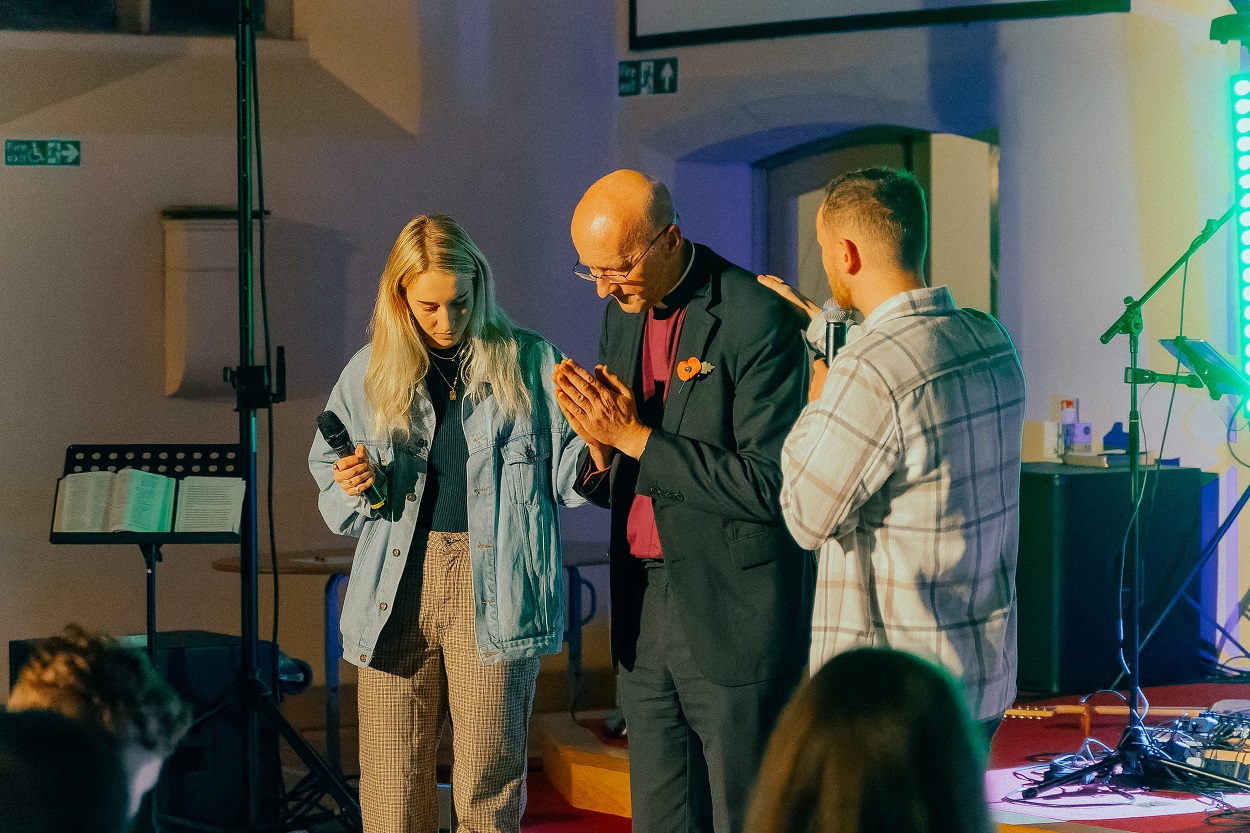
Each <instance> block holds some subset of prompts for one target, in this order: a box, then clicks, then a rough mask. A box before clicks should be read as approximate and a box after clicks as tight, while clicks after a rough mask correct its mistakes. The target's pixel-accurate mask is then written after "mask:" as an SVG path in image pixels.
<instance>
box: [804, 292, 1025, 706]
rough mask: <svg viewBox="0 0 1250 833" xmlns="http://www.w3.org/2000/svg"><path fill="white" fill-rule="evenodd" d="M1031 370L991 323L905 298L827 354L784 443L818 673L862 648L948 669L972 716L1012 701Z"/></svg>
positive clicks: (919, 295)
mask: <svg viewBox="0 0 1250 833" xmlns="http://www.w3.org/2000/svg"><path fill="white" fill-rule="evenodd" d="M1023 425H1024V375H1023V372H1022V371H1021V368H1020V362H1019V359H1018V358H1017V356H1016V352H1015V348H1014V346H1013V345H1012V342H1011V338H1010V336H1008V335H1007V332H1006V330H1005V329H1004V328H1003V326H1002V325H1001V324H1000V323H998V321H996V320H995V319H994V318H993V317H991V316H989V315H987V314H985V313H982V312H978V311H976V310H962V309H958V308H956V307H955V305H954V301H953V300H952V298H951V295H950V291H949V290H948V289H947V288H946V287H944V286H942V287H936V288H923V289H916V290H912V291H909V292H904V293H901V294H899V295H896V296H895V297H893V298H891V299H890V300H888V301H886V302H885V303H883V304H882V305H881V306H879V307H878V308H877V309H875V310H873V312H872V314H871V315H869V316H868V318H867V319H866V320H865V321H864V324H863V334H862V335H861V336H860V337H859V338H858V339H857V340H855V341H854V342H853V343H851V344H850V345H849V346H847V347H846V348H844V349H843V350H842V351H841V352H840V353H839V354H838V356H837V358H836V359H834V361H833V366H832V367H831V368H830V371H829V376H828V379H827V380H826V382H825V387H824V390H823V392H822V393H821V396H820V398H819V399H818V400H817V401H815V402H812V403H811V404H809V405H808V406H807V407H806V408H805V409H804V411H803V413H802V415H801V416H800V417H799V420H798V422H797V423H796V424H795V426H794V429H793V430H792V431H791V432H790V435H789V437H788V438H787V439H786V443H785V447H784V450H783V452H782V476H783V484H782V491H781V507H782V512H783V514H784V515H785V519H786V524H787V525H788V526H789V528H790V531H791V533H792V534H793V535H794V538H795V540H796V541H798V542H799V544H800V545H802V546H804V547H807V548H809V549H819V550H820V566H819V569H818V573H817V580H816V608H815V614H814V616H813V621H812V647H811V669H812V670H813V672H814V671H815V670H816V669H817V668H819V667H820V666H821V665H822V664H824V662H825V661H827V660H828V659H829V658H830V657H832V656H834V655H835V654H838V653H840V652H842V651H845V650H848V649H850V648H854V647H858V646H862V645H888V646H890V647H892V648H896V649H899V650H904V651H910V652H912V653H915V654H919V655H921V656H924V657H926V658H928V659H930V660H933V661H935V662H938V663H940V664H942V665H944V666H945V667H946V668H948V669H949V670H950V671H951V673H952V674H954V675H955V677H956V678H957V679H960V680H962V682H963V685H964V692H965V696H966V699H967V703H968V708H969V711H970V712H971V714H972V716H973V718H974V719H981V720H983V719H988V718H992V717H998V716H1000V715H1001V714H1002V712H1003V710H1004V709H1005V708H1007V707H1008V706H1009V705H1011V701H1012V700H1013V699H1014V697H1015V690H1016V684H1015V677H1016V613H1015V600H1016V594H1015V573H1016V549H1017V544H1018V540H1019V495H1020V442H1021V434H1022V431H1023Z"/></svg>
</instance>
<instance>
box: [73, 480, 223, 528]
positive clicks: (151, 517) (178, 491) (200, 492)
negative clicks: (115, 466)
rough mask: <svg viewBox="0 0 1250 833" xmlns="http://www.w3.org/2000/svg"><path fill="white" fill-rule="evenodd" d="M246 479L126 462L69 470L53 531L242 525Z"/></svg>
mask: <svg viewBox="0 0 1250 833" xmlns="http://www.w3.org/2000/svg"><path fill="white" fill-rule="evenodd" d="M245 489H246V483H245V482H244V481H243V479H242V478H237V477H203V476H196V475H189V476H187V477H183V478H174V477H168V476H166V475H163V474H156V473H154V472H149V471H143V470H141V469H133V468H125V469H120V470H118V471H83V472H74V473H72V474H67V475H65V476H64V477H63V478H61V480H60V481H58V484H57V494H56V508H55V510H54V513H53V517H52V531H53V533H59V532H232V533H237V532H238V531H239V525H240V521H241V516H242V509H243V497H244V490H245Z"/></svg>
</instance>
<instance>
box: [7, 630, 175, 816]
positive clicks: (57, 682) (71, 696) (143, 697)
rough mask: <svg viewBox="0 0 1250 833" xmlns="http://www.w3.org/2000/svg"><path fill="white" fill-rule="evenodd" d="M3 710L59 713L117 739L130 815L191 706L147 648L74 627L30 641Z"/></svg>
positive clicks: (171, 746) (150, 784)
mask: <svg viewBox="0 0 1250 833" xmlns="http://www.w3.org/2000/svg"><path fill="white" fill-rule="evenodd" d="M8 709H9V711H11V712H18V711H24V710H27V709H45V710H49V711H54V712H60V713H61V714H63V715H66V716H67V717H71V718H75V719H77V720H80V721H83V722H85V723H88V724H91V725H94V726H98V727H100V728H101V729H103V730H104V731H106V732H108V733H109V734H110V735H112V736H113V737H114V738H116V739H117V741H118V743H119V745H120V749H121V754H122V758H123V762H124V764H125V767H126V772H127V775H128V777H129V781H130V789H131V804H130V809H131V812H132V813H134V812H136V811H138V809H139V803H140V801H141V800H142V799H143V795H144V794H145V793H146V792H147V791H148V790H149V789H151V788H152V787H153V786H154V785H155V784H156V780H157V777H158V776H159V775H160V768H161V764H162V762H163V761H164V760H165V759H166V758H167V757H169V755H170V754H171V753H172V752H173V751H174V747H175V746H177V745H178V741H179V740H181V739H182V736H183V735H184V734H186V731H187V729H188V728H190V726H191V720H192V717H191V710H190V707H188V706H187V704H186V703H185V702H184V701H183V700H182V698H181V697H179V696H178V694H177V693H176V692H175V691H174V690H173V688H171V687H170V686H169V684H167V683H166V682H165V681H164V680H163V679H161V676H160V674H159V673H158V672H157V670H156V669H155V668H154V667H153V666H152V663H151V661H150V660H149V659H148V657H147V655H146V654H144V653H143V652H142V651H137V650H132V649H130V648H124V647H122V646H121V645H120V644H119V643H118V642H117V640H116V639H114V638H113V637H111V636H107V635H104V634H93V633H90V632H88V631H86V630H84V629H83V628H81V627H79V626H77V625H70V626H69V627H67V628H66V629H65V632H64V633H63V634H62V635H60V636H54V637H50V638H48V639H43V640H40V641H39V642H37V643H36V644H35V646H34V649H33V651H32V653H31V656H30V658H29V659H28V660H27V662H26V665H24V666H23V667H22V669H21V671H19V672H18V675H17V682H16V683H15V684H14V686H13V691H12V692H10V694H9V702H8Z"/></svg>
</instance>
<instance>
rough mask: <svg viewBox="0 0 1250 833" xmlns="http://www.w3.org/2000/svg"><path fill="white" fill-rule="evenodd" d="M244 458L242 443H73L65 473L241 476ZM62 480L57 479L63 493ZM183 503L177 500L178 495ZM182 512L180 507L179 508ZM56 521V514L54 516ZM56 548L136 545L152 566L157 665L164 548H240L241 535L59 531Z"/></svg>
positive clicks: (150, 635)
mask: <svg viewBox="0 0 1250 833" xmlns="http://www.w3.org/2000/svg"><path fill="white" fill-rule="evenodd" d="M241 458H242V454H241V452H240V450H239V446H237V445H207V444H204V443H198V444H184V445H170V444H159V445H158V444H151V443H128V444H123V445H71V446H70V447H69V448H67V449H65V468H64V474H76V473H78V472H84V471H117V470H119V469H123V468H132V469H141V470H143V471H150V472H154V473H156V474H164V475H166V476H168V477H173V478H176V479H178V480H181V479H182V478H183V477H185V476H187V475H191V474H193V475H199V476H207V477H241V470H240V468H239V464H240V460H241ZM60 486H61V481H60V480H57V489H58V490H59V489H60ZM175 500H177V497H175ZM175 509H176V507H175ZM53 522H55V515H54V517H53ZM48 541H49V542H50V543H53V544H136V545H137V546H138V547H139V549H140V550H141V551H142V552H143V561H144V563H145V564H146V565H147V615H146V622H147V625H146V631H147V642H148V646H147V647H148V659H150V660H152V663H153V665H155V664H156V565H157V564H158V563H159V562H160V561H161V545H162V544H235V543H238V541H239V534H238V533H237V532H56V531H55V530H52V531H50V532H49V533H48Z"/></svg>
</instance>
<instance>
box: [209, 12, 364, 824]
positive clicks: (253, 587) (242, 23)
mask: <svg viewBox="0 0 1250 833" xmlns="http://www.w3.org/2000/svg"><path fill="white" fill-rule="evenodd" d="M238 8H239V19H238V29H237V31H236V37H235V63H236V68H237V73H236V81H237V90H236V91H237V105H238V107H237V119H238V149H237V157H238V160H237V161H238V226H239V366H238V367H237V368H235V369H233V370H231V369H229V368H227V370H226V376H227V378H228V379H229V381H230V382H231V383H232V384H233V385H234V389H235V394H236V410H237V411H238V413H239V446H240V451H241V458H242V469H243V476H244V478H245V480H246V482H247V489H246V494H245V497H244V501H243V515H242V521H241V525H240V532H239V538H240V559H239V576H240V582H241V599H240V605H239V607H240V614H241V619H242V622H241V642H242V666H243V667H242V671H241V679H240V692H239V696H240V699H241V702H242V709H243V715H244V719H243V728H244V743H245V745H244V755H245V758H246V760H245V761H244V762H243V765H244V767H245V768H246V794H245V798H246V804H247V808H248V810H247V825H246V828H245V829H246V830H247V831H253V830H266V831H268V830H275V829H277V830H292V829H296V828H302V827H305V826H306V825H307V822H308V819H307V818H305V819H303V820H299V819H281V820H273V819H262V818H260V817H261V816H262V815H266V814H267V813H266V811H265V809H264V808H265V807H266V806H270V805H269V804H268V803H267V802H266V801H265V800H264V796H262V794H261V790H262V785H261V771H260V763H261V760H262V755H261V754H260V719H261V718H262V717H263V718H264V719H265V720H267V721H268V722H269V723H270V724H271V725H272V726H273V727H274V728H275V729H277V731H278V733H279V734H281V735H282V737H283V739H284V740H285V741H286V742H287V743H288V744H289V745H290V746H291V748H292V749H293V750H294V751H295V752H296V754H298V755H299V757H300V758H301V759H302V760H303V762H304V763H305V765H306V766H308V768H309V772H310V775H309V778H311V779H313V780H314V781H315V782H316V783H317V785H318V786H319V788H320V791H319V792H317V793H316V794H315V796H313V797H310V796H308V795H306V794H305V793H306V792H307V790H301V789H300V788H296V790H293V791H292V796H294V798H295V799H296V800H298V801H299V802H300V803H301V806H300V807H299V808H298V809H299V810H301V811H303V812H308V811H310V810H315V809H317V805H318V802H319V799H320V798H321V797H322V796H328V797H330V798H331V799H333V800H334V802H335V803H336V804H337V806H338V812H337V813H329V815H330V817H331V818H333V819H334V820H335V821H337V822H339V823H340V824H342V825H343V826H344V827H345V828H346V829H348V830H350V831H358V830H360V828H361V821H360V805H359V802H358V801H357V799H356V797H355V796H354V795H353V794H352V792H351V790H349V789H348V787H347V785H346V784H345V783H344V782H343V780H342V778H341V777H340V776H339V775H338V774H337V773H336V771H335V770H334V769H331V767H330V766H329V765H327V763H326V762H325V761H324V760H323V759H322V758H321V756H320V755H318V754H317V752H316V751H315V750H314V749H313V748H312V747H311V746H309V745H308V743H307V741H305V740H304V739H303V737H301V736H300V734H299V733H298V732H297V731H295V729H294V727H292V726H291V724H290V723H289V722H287V720H286V718H285V717H284V716H283V714H282V712H281V711H280V710H279V709H278V706H277V704H276V702H275V699H276V698H275V696H274V691H273V690H272V689H271V688H270V687H269V686H267V685H266V684H265V683H264V681H263V680H262V678H261V675H260V671H259V654H260V651H259V640H260V637H259V623H258V608H259V606H258V603H257V585H258V583H259V577H258V572H257V528H258V522H257V493H258V489H257V466H256V411H257V410H258V409H261V408H268V407H270V406H271V405H272V404H273V403H275V402H281V401H283V399H285V387H286V385H285V378H284V377H285V373H284V367H283V364H284V363H283V356H282V348H281V347H279V348H278V363H277V376H278V379H277V389H276V390H271V389H270V379H269V367H268V364H267V362H268V359H269V357H268V355H266V356H265V361H266V364H263V365H256V364H253V358H254V355H255V338H254V335H253V333H254V321H253V308H252V297H253V277H254V265H255V257H254V255H253V244H252V218H253V210H252V174H253V170H254V167H255V166H254V163H253V156H252V149H253V118H254V113H255V109H254V100H253V97H254V90H255V81H256V76H255V72H256V68H255V55H256V30H255V17H254V15H253V10H252V0H239V7H238ZM260 219H261V222H262V223H263V222H264V217H263V212H261V214H260ZM275 650H276V646H275ZM335 766H336V767H337V762H335ZM325 812H327V813H328V811H325ZM275 822H277V825H276V826H275Z"/></svg>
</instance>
